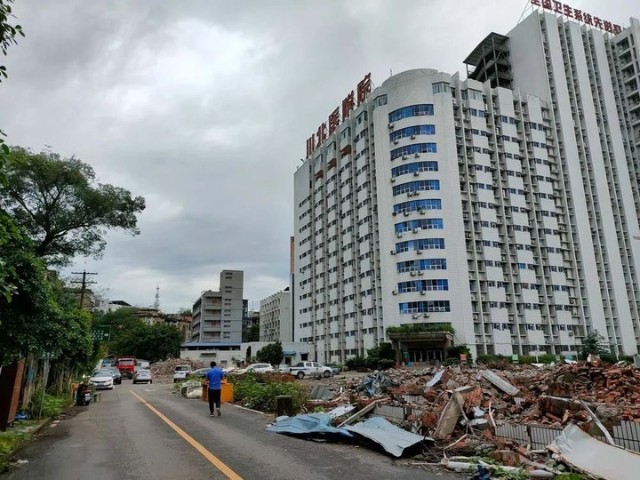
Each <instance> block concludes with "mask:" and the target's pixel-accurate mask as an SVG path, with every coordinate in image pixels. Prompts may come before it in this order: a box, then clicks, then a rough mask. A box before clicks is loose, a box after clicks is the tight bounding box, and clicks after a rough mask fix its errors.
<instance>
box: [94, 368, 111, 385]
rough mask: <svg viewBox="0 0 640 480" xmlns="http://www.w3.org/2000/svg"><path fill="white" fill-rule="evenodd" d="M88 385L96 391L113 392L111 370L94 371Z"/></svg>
mask: <svg viewBox="0 0 640 480" xmlns="http://www.w3.org/2000/svg"><path fill="white" fill-rule="evenodd" d="M89 384H90V385H93V386H94V387H96V390H103V389H108V390H113V375H111V370H107V369H106V368H102V369H99V370H94V372H93V373H92V374H91V378H89Z"/></svg>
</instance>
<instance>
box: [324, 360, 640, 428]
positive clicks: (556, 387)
mask: <svg viewBox="0 0 640 480" xmlns="http://www.w3.org/2000/svg"><path fill="white" fill-rule="evenodd" d="M345 387H346V388H345V391H346V392H348V394H345V393H342V394H341V395H340V396H339V397H337V398H335V399H334V401H336V403H340V401H343V400H346V399H347V398H349V400H351V402H352V403H357V404H360V405H366V404H367V403H369V401H370V400H372V399H374V398H379V397H386V398H387V400H388V401H387V402H385V403H388V404H389V405H395V406H402V407H406V408H408V409H409V410H411V411H412V412H413V416H414V417H415V416H416V415H420V418H419V419H418V418H416V419H415V420H416V421H417V422H419V423H420V424H421V425H420V426H421V431H422V433H423V434H430V433H433V431H434V429H435V428H436V426H437V424H438V422H439V421H440V420H441V417H442V415H443V411H444V410H445V407H446V406H447V405H448V404H449V403H450V402H451V401H452V399H453V398H457V400H456V403H460V409H459V410H460V412H459V417H461V418H462V420H463V422H462V423H461V425H459V426H457V428H461V427H465V426H466V422H467V421H468V422H470V425H471V426H479V425H481V426H485V425H487V424H496V422H497V423H501V422H502V423H505V422H509V423H527V424H540V425H547V426H553V427H556V428H562V427H563V426H564V425H566V424H568V423H576V424H578V425H581V424H583V423H591V422H592V421H593V418H592V415H591V414H590V413H589V412H588V410H587V408H585V406H584V403H586V404H589V405H591V406H592V407H593V408H594V410H595V412H596V413H597V414H598V416H599V417H600V418H604V419H619V420H628V421H640V370H638V369H636V368H633V367H630V366H612V367H603V366H593V365H589V364H570V365H558V366H545V367H541V368H539V367H534V366H520V367H518V368H514V369H511V370H509V371H500V372H499V374H498V373H496V372H495V371H493V370H488V369H485V370H483V369H479V368H472V367H464V366H462V367H461V366H455V367H449V368H445V369H439V368H436V367H433V368H425V369H422V370H407V369H391V370H387V371H386V372H384V374H382V373H380V372H375V373H374V374H373V375H369V376H367V377H366V378H365V379H364V380H361V381H360V382H359V383H358V382H352V383H351V384H347V385H345ZM354 397H355V398H354ZM583 402H584V403H583ZM457 411H458V409H456V408H454V410H453V412H452V413H451V414H452V415H453V414H454V413H455V412H457ZM412 419H413V418H412ZM451 433H453V431H452V432H450V434H451Z"/></svg>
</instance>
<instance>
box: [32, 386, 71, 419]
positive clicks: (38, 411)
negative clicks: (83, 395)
mask: <svg viewBox="0 0 640 480" xmlns="http://www.w3.org/2000/svg"><path fill="white" fill-rule="evenodd" d="M70 405H71V397H70V395H61V396H59V397H56V396H53V395H49V394H47V393H43V392H42V391H38V392H36V393H34V395H33V397H32V399H31V408H30V409H29V413H30V414H31V417H38V418H39V417H57V416H58V415H60V414H62V412H64V409H65V408H67V407H68V406H70Z"/></svg>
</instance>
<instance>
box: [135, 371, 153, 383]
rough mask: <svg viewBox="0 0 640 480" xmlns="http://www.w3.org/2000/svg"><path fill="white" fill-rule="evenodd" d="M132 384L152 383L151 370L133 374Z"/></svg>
mask: <svg viewBox="0 0 640 480" xmlns="http://www.w3.org/2000/svg"><path fill="white" fill-rule="evenodd" d="M133 383H134V384H136V383H153V378H152V377H151V370H146V369H141V370H138V371H137V372H136V373H134V374H133Z"/></svg>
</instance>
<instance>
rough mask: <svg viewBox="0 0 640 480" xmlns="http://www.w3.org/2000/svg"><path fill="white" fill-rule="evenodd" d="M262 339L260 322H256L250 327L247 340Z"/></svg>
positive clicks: (256, 340) (255, 340)
mask: <svg viewBox="0 0 640 480" xmlns="http://www.w3.org/2000/svg"><path fill="white" fill-rule="evenodd" d="M258 341H260V324H259V323H254V324H253V325H251V328H249V334H248V336H247V342H258Z"/></svg>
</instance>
